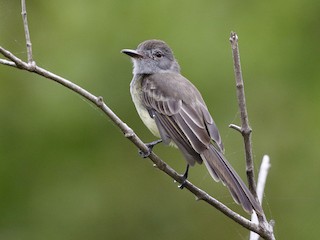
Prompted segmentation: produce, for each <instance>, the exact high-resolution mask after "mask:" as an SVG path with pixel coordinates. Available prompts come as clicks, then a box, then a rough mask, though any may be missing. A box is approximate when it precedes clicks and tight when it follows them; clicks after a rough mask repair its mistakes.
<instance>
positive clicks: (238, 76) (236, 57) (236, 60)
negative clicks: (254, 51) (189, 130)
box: [229, 32, 275, 239]
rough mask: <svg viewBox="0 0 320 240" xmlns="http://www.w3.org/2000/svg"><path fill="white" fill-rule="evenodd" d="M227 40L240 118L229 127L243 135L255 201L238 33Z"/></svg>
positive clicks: (263, 218)
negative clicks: (236, 123)
mask: <svg viewBox="0 0 320 240" xmlns="http://www.w3.org/2000/svg"><path fill="white" fill-rule="evenodd" d="M229 40H230V43H231V48H232V56H233V66H234V74H235V80H236V87H237V98H238V105H239V110H240V118H241V128H240V127H239V126H237V125H234V124H230V127H231V128H233V129H235V130H237V131H239V132H241V134H242V136H243V141H244V148H245V156H246V173H247V179H248V185H249V189H250V191H251V193H252V195H253V196H254V197H255V198H256V199H257V201H259V199H258V196H257V192H256V182H255V178H254V165H253V155H252V142H251V133H252V129H251V127H250V125H249V118H248V112H247V107H246V98H245V93H244V82H243V78H242V73H241V65H240V54H239V46H238V40H239V38H238V35H237V34H236V33H235V32H231V35H230V38H229ZM257 217H258V220H259V225H260V226H261V227H262V228H263V229H264V230H265V231H266V232H268V233H269V235H268V237H269V238H270V239H275V237H274V234H273V228H272V226H271V224H269V223H268V222H267V219H266V216H265V214H264V213H263V212H262V214H258V216H257ZM260 236H261V235H260Z"/></svg>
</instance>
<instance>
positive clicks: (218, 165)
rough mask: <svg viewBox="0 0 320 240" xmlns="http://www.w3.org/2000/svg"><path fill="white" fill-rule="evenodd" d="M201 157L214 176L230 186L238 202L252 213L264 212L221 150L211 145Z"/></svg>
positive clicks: (232, 194) (216, 179)
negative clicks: (253, 211)
mask: <svg viewBox="0 0 320 240" xmlns="http://www.w3.org/2000/svg"><path fill="white" fill-rule="evenodd" d="M201 158H202V160H203V161H204V163H205V165H206V167H207V169H208V171H209V173H210V175H211V176H212V178H213V179H214V180H215V181H217V182H218V181H220V180H221V182H222V183H223V184H224V185H226V186H227V187H228V189H229V191H230V193H231V196H232V197H233V199H234V201H235V202H236V203H238V204H240V205H241V206H242V207H243V209H244V210H245V211H246V212H248V213H252V210H255V211H256V212H259V213H262V208H261V206H260V204H259V203H258V202H257V201H256V199H255V198H254V197H253V195H252V194H251V192H250V191H249V189H248V188H247V186H246V185H245V184H244V182H243V181H242V180H241V178H240V177H239V175H238V174H237V173H236V171H235V170H234V169H233V168H232V167H231V165H230V164H229V162H228V161H227V160H226V159H225V157H224V156H223V154H222V153H221V152H219V151H218V150H216V149H215V148H214V146H213V145H210V147H209V148H208V149H207V150H205V151H204V152H203V153H202V154H201Z"/></svg>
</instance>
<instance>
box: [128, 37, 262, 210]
mask: <svg viewBox="0 0 320 240" xmlns="http://www.w3.org/2000/svg"><path fill="white" fill-rule="evenodd" d="M122 53H125V54H127V55H129V56H130V57H131V59H132V61H133V79H132V81H131V83H130V93H131V96H132V100H133V102H134V105H135V107H136V109H137V112H138V114H139V116H140V118H141V119H142V121H143V123H144V124H145V125H146V126H147V127H148V129H149V130H150V131H151V132H152V133H153V134H154V135H155V136H156V137H159V138H161V139H162V141H163V143H165V144H170V145H173V146H175V147H177V148H178V149H180V151H181V152H182V154H183V156H184V157H185V159H186V161H187V169H186V172H185V174H184V176H185V178H187V176H188V170H189V165H191V166H194V165H195V163H196V162H197V163H199V164H201V163H202V162H204V163H205V166H206V167H207V169H208V171H209V173H210V175H211V176H212V178H213V179H214V180H215V181H220V180H221V181H222V183H223V184H224V185H226V186H227V187H228V189H229V190H230V193H231V195H232V197H233V199H234V201H235V202H236V203H238V204H241V206H242V207H243V209H244V210H245V211H246V212H248V213H252V210H255V211H256V212H258V213H261V212H262V208H261V206H260V204H259V203H258V202H257V201H256V200H255V198H254V197H253V195H252V194H251V192H250V191H249V190H248V188H247V186H246V185H245V184H244V183H243V181H242V180H241V178H240V177H239V175H238V174H237V173H236V171H235V170H234V169H233V168H232V167H231V165H230V163H229V162H228V161H227V160H226V158H225V157H224V155H223V151H224V147H223V144H222V141H221V137H220V134H219V131H218V128H217V126H216V124H215V122H214V121H213V119H212V117H211V115H210V113H209V111H208V108H207V106H206V104H205V102H204V100H203V98H202V96H201V94H200V92H199V91H198V90H197V88H196V87H195V86H194V85H193V84H192V83H191V82H190V81H189V80H188V79H186V78H185V77H183V76H182V75H181V74H180V66H179V64H178V62H177V61H176V59H175V58H174V56H173V52H172V50H171V49H170V47H169V46H168V45H167V44H166V43H165V42H163V41H161V40H147V41H144V42H142V43H141V44H139V46H138V48H137V49H136V50H131V49H123V50H122ZM152 147H153V146H152V145H150V148H152Z"/></svg>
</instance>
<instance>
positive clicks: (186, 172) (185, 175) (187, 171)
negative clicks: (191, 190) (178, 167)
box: [179, 164, 190, 189]
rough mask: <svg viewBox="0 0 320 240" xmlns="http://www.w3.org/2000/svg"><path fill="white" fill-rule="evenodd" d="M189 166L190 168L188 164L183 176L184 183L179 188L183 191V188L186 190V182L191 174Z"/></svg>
mask: <svg viewBox="0 0 320 240" xmlns="http://www.w3.org/2000/svg"><path fill="white" fill-rule="evenodd" d="M189 166H190V165H189V164H187V168H186V171H185V172H184V174H183V175H182V178H183V181H182V183H181V184H180V185H179V188H180V189H183V188H184V185H185V184H186V182H187V179H188V173H189Z"/></svg>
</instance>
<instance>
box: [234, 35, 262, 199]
mask: <svg viewBox="0 0 320 240" xmlns="http://www.w3.org/2000/svg"><path fill="white" fill-rule="evenodd" d="M230 42H231V47H232V55H233V63H234V74H235V79H236V86H237V97H238V104H239V109H240V116H241V133H242V136H243V139H244V145H245V152H246V172H247V179H248V185H249V189H250V191H251V193H252V194H253V196H254V197H256V198H257V193H256V182H255V179H254V166H253V157H252V143H251V132H252V129H251V127H250V126H249V120H248V112H247V107H246V99H245V93H244V83H243V78H242V73H241V66H240V55H239V47H238V36H237V34H236V33H234V32H232V33H231V36H230Z"/></svg>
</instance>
